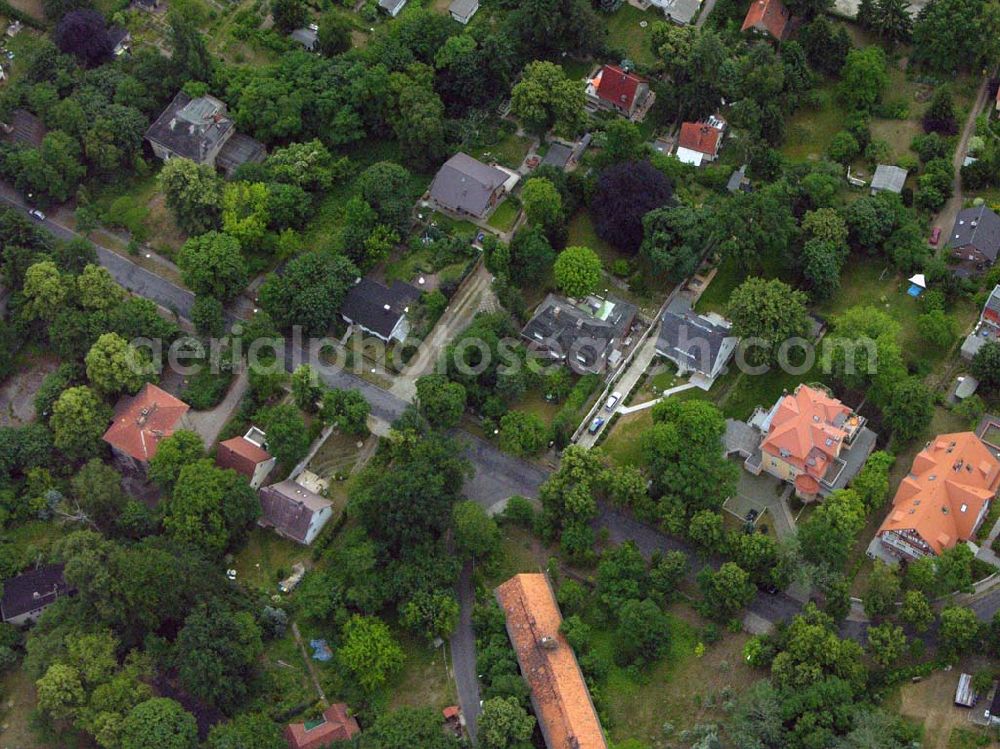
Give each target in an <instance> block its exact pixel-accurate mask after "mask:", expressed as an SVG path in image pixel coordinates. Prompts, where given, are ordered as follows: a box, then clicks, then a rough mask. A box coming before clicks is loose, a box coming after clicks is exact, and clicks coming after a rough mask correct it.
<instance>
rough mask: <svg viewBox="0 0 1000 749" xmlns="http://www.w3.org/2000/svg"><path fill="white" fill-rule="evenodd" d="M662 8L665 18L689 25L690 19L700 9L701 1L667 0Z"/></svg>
mask: <svg viewBox="0 0 1000 749" xmlns="http://www.w3.org/2000/svg"><path fill="white" fill-rule="evenodd" d="M662 7H663V13H664V14H665V15H666V16H667V18H669V19H670V20H671V21H674V22H675V23H679V24H682V25H685V24H689V23H691V19H692V18H694V16H695V13H697V12H698V8H700V7H701V0H667V2H666V3H664V4H663V6H662Z"/></svg>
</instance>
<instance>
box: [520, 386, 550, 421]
mask: <svg viewBox="0 0 1000 749" xmlns="http://www.w3.org/2000/svg"><path fill="white" fill-rule="evenodd" d="M560 408H562V405H561V404H559V403H554V402H552V401H547V400H545V394H544V393H543V392H542V389H541V388H532V389H531V390H529V391H528V392H526V393H525V394H524V395H523V396H522V397H521V398H520V399H519V400H518V401H517V402H516V403H514V404H513V406H512V410H515V411H525V412H526V413H530V414H534V415H535V416H537V417H538V418H540V419H541V420H542V421H543V422H545V423H546V424H551V423H552V419H553V418H555V415H556V414H557V413H559V409H560Z"/></svg>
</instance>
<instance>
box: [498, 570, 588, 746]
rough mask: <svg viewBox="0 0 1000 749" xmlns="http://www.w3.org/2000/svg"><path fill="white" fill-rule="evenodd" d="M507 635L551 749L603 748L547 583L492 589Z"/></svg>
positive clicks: (540, 579) (535, 577)
mask: <svg viewBox="0 0 1000 749" xmlns="http://www.w3.org/2000/svg"><path fill="white" fill-rule="evenodd" d="M496 596H497V600H498V601H499V602H500V606H501V608H503V610H504V614H506V616H507V634H508V635H509V636H510V641H511V643H512V644H513V645H514V650H515V651H516V652H517V661H518V663H520V664H521V673H522V674H523V675H524V680H525V681H526V682H528V686H529V687H530V688H531V703H532V705H533V706H534V708H535V715H536V716H537V718H538V725H539V727H540V728H541V729H542V735H543V736H544V737H545V744H546V746H547V747H549V749H567V748H568V747H573V749H607V746H608V744H607V742H606V741H605V739H604V732H603V731H602V730H601V723H600V721H599V720H598V718H597V712H596V711H595V710H594V703H593V702H591V699H590V692H588V691H587V684H586V682H584V680H583V674H582V673H581V672H580V667H579V665H578V664H577V662H576V656H575V655H574V654H573V649H572V648H571V647H570V645H569V643H568V642H566V638H565V637H564V636H563V635H562V634H561V633H560V632H559V625H561V624H562V615H561V614H560V613H559V605H558V604H557V603H556V597H555V596H554V595H553V594H552V588H551V587H550V586H549V581H548V578H546V577H545V575H542V574H520V575H515V576H514V577H512V578H511V579H510V580H508V581H507V582H505V583H504V584H503V585H501V586H500V587H499V588H497V590H496Z"/></svg>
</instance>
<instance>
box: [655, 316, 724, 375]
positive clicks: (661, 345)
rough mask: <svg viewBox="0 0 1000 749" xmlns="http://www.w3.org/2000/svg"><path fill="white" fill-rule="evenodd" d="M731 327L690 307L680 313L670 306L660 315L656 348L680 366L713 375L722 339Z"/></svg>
mask: <svg viewBox="0 0 1000 749" xmlns="http://www.w3.org/2000/svg"><path fill="white" fill-rule="evenodd" d="M731 336H732V331H731V330H730V329H729V328H727V327H724V326H722V325H716V324H715V323H713V322H712V321H711V320H709V319H707V318H705V317H702V316H701V315H699V314H697V313H695V312H694V310H690V309H689V310H687V311H686V312H682V313H678V312H675V311H672V310H670V309H668V310H667V311H666V312H664V313H663V317H662V318H660V335H659V337H658V338H657V340H656V350H657V351H658V352H659V353H661V354H663V355H664V356H666V357H667V358H668V359H670V360H671V361H674V362H675V363H676V364H677V365H678V366H684V367H685V368H686V369H688V370H691V371H694V372H701V373H702V374H703V375H706V376H711V374H712V370H713V368H714V366H715V360H716V359H718V357H719V352H720V351H721V349H722V342H723V341H725V340H726V338H730V337H731Z"/></svg>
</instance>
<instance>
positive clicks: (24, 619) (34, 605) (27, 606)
mask: <svg viewBox="0 0 1000 749" xmlns="http://www.w3.org/2000/svg"><path fill="white" fill-rule="evenodd" d="M72 592H73V591H72V589H71V588H70V586H69V585H68V584H67V583H66V581H65V580H64V579H63V565H61V564H47V565H44V566H42V567H37V568H36V569H33V570H28V571H27V572H22V573H21V574H20V575H15V576H14V577H10V578H7V579H6V580H4V581H3V597H2V598H0V619H2V620H3V621H5V622H6V623H7V624H13V625H14V626H16V627H21V626H24V625H26V624H32V623H34V622H35V621H37V620H38V617H39V616H41V613H42V612H43V611H44V610H45V609H46V608H48V607H49V606H51V605H52V604H53V603H55V602H56V601H57V600H58V599H60V598H62V597H63V596H67V595H70V594H72Z"/></svg>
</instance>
